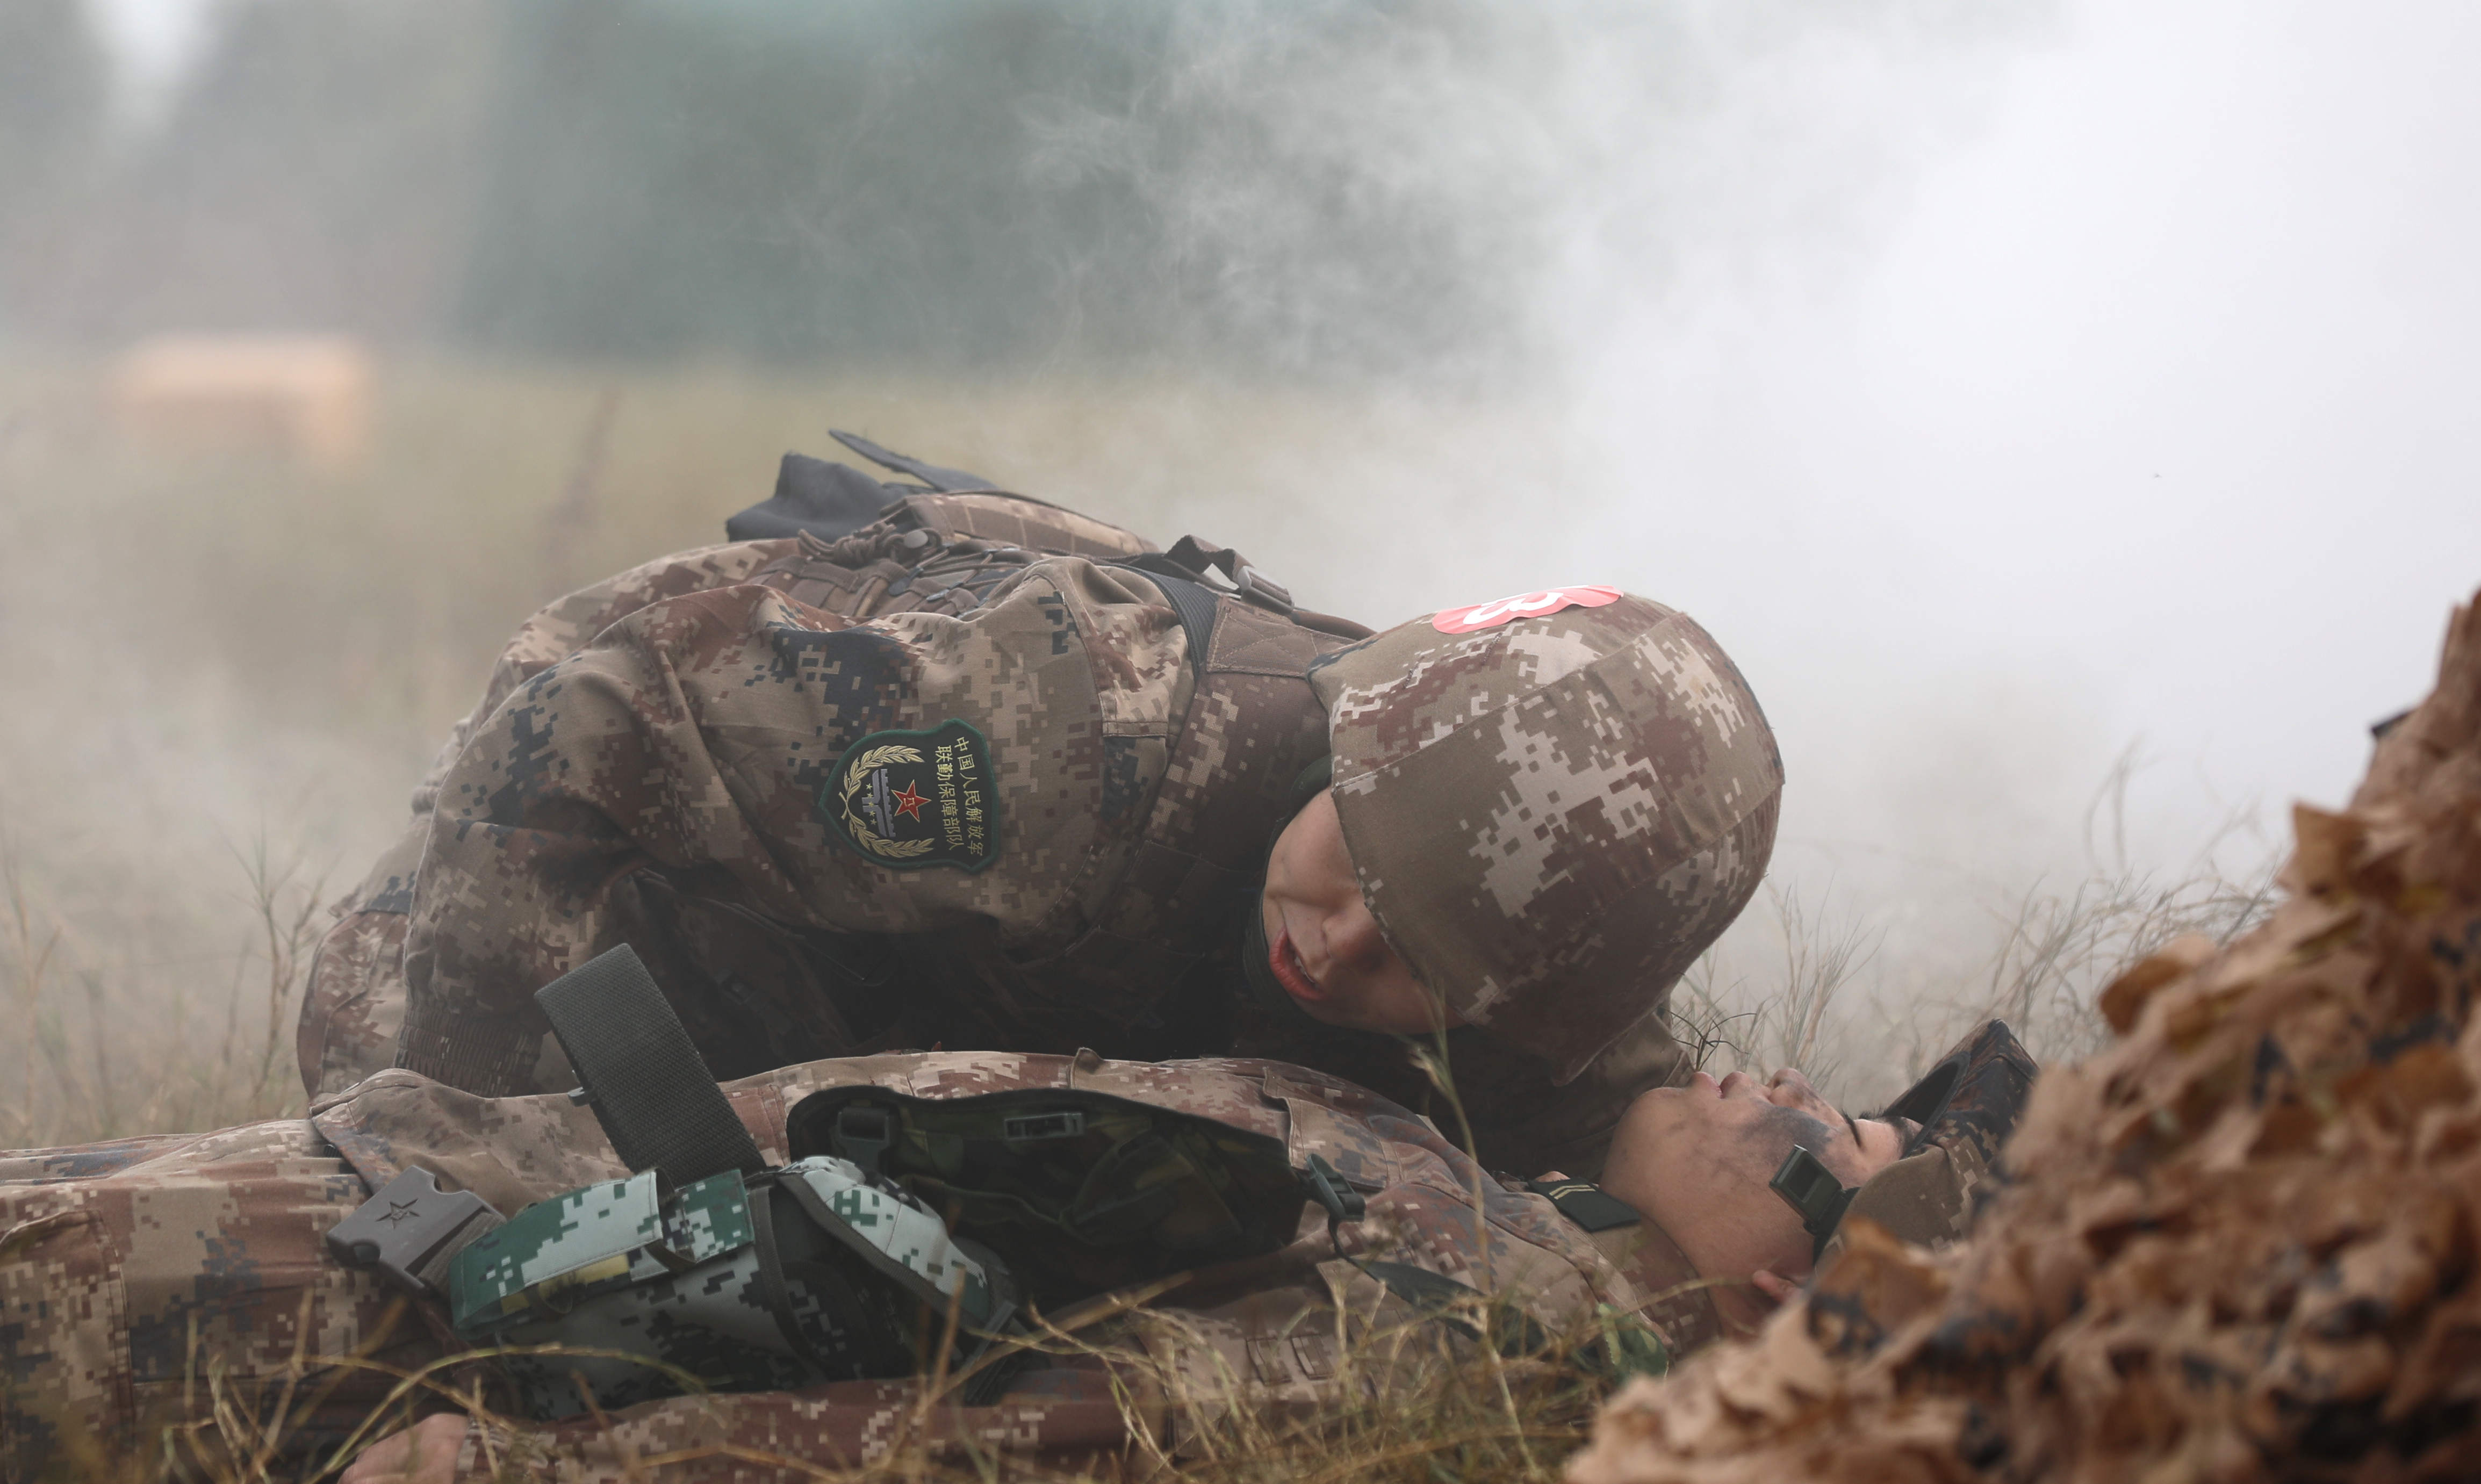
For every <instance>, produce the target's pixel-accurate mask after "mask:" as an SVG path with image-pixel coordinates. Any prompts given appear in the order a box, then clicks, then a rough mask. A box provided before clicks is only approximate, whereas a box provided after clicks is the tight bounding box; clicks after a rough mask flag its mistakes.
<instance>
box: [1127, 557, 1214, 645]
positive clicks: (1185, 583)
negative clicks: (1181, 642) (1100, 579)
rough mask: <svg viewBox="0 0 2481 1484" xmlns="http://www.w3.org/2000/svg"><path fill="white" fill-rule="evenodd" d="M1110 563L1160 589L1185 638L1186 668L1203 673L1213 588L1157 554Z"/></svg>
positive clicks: (1211, 621) (1211, 628)
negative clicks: (1150, 580) (1139, 574)
mask: <svg viewBox="0 0 2481 1484" xmlns="http://www.w3.org/2000/svg"><path fill="white" fill-rule="evenodd" d="M1111 564H1112V565H1113V566H1121V567H1127V568H1129V569H1130V570H1132V571H1136V572H1143V573H1144V574H1146V576H1148V577H1149V578H1152V579H1153V580H1154V584H1155V586H1158V587H1161V588H1162V592H1163V597H1164V598H1165V599H1167V600H1169V602H1170V603H1171V611H1172V612H1174V613H1177V614H1179V615H1180V626H1181V629H1182V630H1183V631H1184V632H1186V633H1187V634H1188V665H1189V668H1190V669H1192V670H1194V671H1196V672H1197V673H1198V674H1200V675H1203V674H1205V673H1206V652H1207V646H1208V645H1210V644H1212V643H1213V642H1214V612H1215V610H1214V588H1212V587H1209V586H1206V585H1205V584H1204V583H1201V582H1199V581H1198V580H1197V576H1196V574H1194V573H1192V572H1190V571H1189V570H1188V568H1186V567H1183V566H1182V565H1180V564H1179V563H1178V562H1176V561H1173V560H1171V559H1170V558H1168V557H1165V556H1163V555H1162V553H1160V552H1148V553H1146V554H1145V555H1143V556H1141V557H1126V558H1123V559H1121V560H1118V561H1115V562H1113V563H1111Z"/></svg>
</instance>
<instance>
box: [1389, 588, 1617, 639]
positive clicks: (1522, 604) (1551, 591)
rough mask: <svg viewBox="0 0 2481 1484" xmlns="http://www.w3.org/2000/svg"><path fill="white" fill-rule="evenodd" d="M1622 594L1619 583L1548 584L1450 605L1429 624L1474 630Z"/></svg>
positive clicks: (1612, 599) (1591, 604) (1596, 605)
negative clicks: (1487, 600) (1537, 589)
mask: <svg viewBox="0 0 2481 1484" xmlns="http://www.w3.org/2000/svg"><path fill="white" fill-rule="evenodd" d="M1619 595H1620V590H1619V589H1618V588H1617V587H1606V586H1602V585H1601V584H1599V583H1594V584H1589V585H1587V586H1582V587H1545V588H1544V589H1542V590H1541V591H1540V592H1520V593H1518V594H1517V595H1516V596H1515V597H1512V598H1501V599H1498V600H1497V601H1495V602H1490V603H1476V604H1475V605H1473V606H1472V607H1471V608H1450V609H1447V610H1445V611H1443V612H1438V613H1434V614H1432V615H1431V618H1430V627H1431V628H1433V629H1436V630H1438V631H1439V632H1440V633H1441V634H1471V633H1473V632H1474V631H1475V630H1476V629H1495V628H1497V627H1499V626H1500V625H1501V624H1503V623H1508V622H1511V621H1513V620H1515V619H1519V618H1539V617H1541V616H1542V615H1543V614H1545V613H1555V612H1559V610H1561V609H1563V608H1600V607H1602V606H1603V605H1604V604H1606V603H1614V602H1617V601H1618V600H1619Z"/></svg>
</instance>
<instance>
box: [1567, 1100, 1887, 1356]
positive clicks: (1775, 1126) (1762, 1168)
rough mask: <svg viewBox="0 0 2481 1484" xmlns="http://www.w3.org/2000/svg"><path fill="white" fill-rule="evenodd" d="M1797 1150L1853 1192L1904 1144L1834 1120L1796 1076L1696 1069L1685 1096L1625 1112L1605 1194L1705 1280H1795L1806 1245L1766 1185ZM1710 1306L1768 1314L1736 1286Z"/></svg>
mask: <svg viewBox="0 0 2481 1484" xmlns="http://www.w3.org/2000/svg"><path fill="white" fill-rule="evenodd" d="M1794 1144H1799V1145H1801V1146H1803V1147H1805V1148H1807V1149H1808V1150H1809V1152H1810V1153H1812V1154H1814V1155H1815V1156H1817V1158H1818V1159H1820V1160H1821V1161H1822V1162H1824V1164H1825V1165H1826V1167H1827V1168H1828V1169H1830V1170H1832V1171H1834V1172H1835V1174H1836V1176H1837V1178H1838V1179H1840V1180H1841V1181H1842V1182H1843V1184H1844V1185H1859V1184H1861V1183H1862V1182H1863V1181H1865V1180H1867V1179H1868V1178H1869V1177H1870V1176H1872V1175H1874V1174H1876V1173H1877V1172H1878V1171H1880V1170H1882V1169H1885V1168H1886V1167H1887V1166H1888V1165H1890V1164H1893V1162H1894V1161H1895V1159H1896V1157H1897V1156H1898V1155H1900V1154H1901V1153H1902V1152H1903V1145H1904V1136H1903V1134H1902V1133H1899V1132H1898V1131H1897V1130H1896V1129H1895V1128H1894V1126H1893V1125H1892V1124H1885V1123H1880V1122H1878V1121H1877V1120H1876V1119H1872V1118H1857V1119H1856V1118H1850V1117H1847V1116H1846V1115H1845V1114H1843V1113H1841V1112H1839V1111H1837V1110H1836V1108H1835V1107H1834V1106H1833V1105H1831V1104H1829V1103H1828V1102H1827V1101H1826V1100H1825V1099H1824V1098H1822V1097H1820V1096H1819V1095H1818V1092H1817V1089H1816V1088H1815V1087H1813V1086H1811V1085H1810V1084H1809V1079H1808V1078H1806V1077H1803V1076H1801V1075H1800V1074H1799V1073H1798V1072H1795V1071H1792V1070H1791V1069H1790V1068H1789V1067H1787V1068H1785V1069H1784V1070H1782V1071H1780V1072H1777V1073H1776V1074H1775V1075H1774V1076H1773V1077H1771V1078H1769V1079H1767V1080H1764V1081H1760V1080H1757V1079H1756V1078H1753V1077H1750V1076H1749V1075H1748V1074H1747V1073H1745V1072H1735V1073H1733V1074H1732V1075H1731V1076H1729V1077H1726V1078H1724V1079H1723V1080H1720V1081H1717V1080H1714V1079H1713V1078H1711V1077H1709V1076H1707V1075H1706V1074H1705V1073H1703V1072H1700V1073H1698V1074H1697V1075H1696V1077H1695V1078H1693V1079H1691V1080H1690V1081H1689V1083H1688V1085H1687V1086H1685V1087H1658V1088H1656V1089H1655V1090H1654V1091H1652V1092H1649V1093H1647V1094H1645V1095H1644V1096H1643V1097H1640V1098H1638V1099H1637V1100H1636V1102H1634V1103H1632V1104H1631V1105H1630V1106H1629V1110H1628V1112H1627V1113H1626V1114H1624V1115H1623V1116H1622V1117H1621V1119H1620V1126H1619V1128H1618V1130H1617V1131H1616V1132H1615V1133H1613V1135H1612V1138H1611V1152H1610V1159H1609V1162H1608V1163H1607V1164H1606V1166H1605V1168H1604V1171H1603V1188H1604V1189H1606V1190H1607V1191H1609V1192H1610V1193H1611V1194H1612V1195H1613V1196H1616V1197H1617V1198H1619V1199H1620V1200H1622V1201H1624V1202H1626V1203H1628V1204H1629V1205H1630V1206H1632V1207H1634V1208H1635V1209H1636V1210H1637V1211H1642V1212H1643V1213H1644V1214H1645V1215H1646V1217H1647V1218H1648V1219H1650V1220H1652V1221H1653V1222H1654V1223H1655V1224H1657V1225H1658V1226H1660V1227H1661V1228H1662V1229H1663V1230H1664V1231H1666V1232H1668V1233H1670V1234H1671V1236H1672V1238H1673V1240H1675V1241H1677V1242H1679V1243H1680V1247H1681V1250H1682V1251H1683V1252H1684V1254H1685V1255H1686V1256H1687V1258H1688V1261H1689V1262H1690V1263H1692V1264H1694V1265H1695V1266H1696V1268H1697V1271H1698V1272H1699V1273H1701V1274H1703V1275H1705V1276H1706V1277H1708V1278H1711V1279H1724V1280H1730V1279H1753V1278H1754V1277H1755V1275H1757V1274H1759V1273H1762V1272H1763V1273H1771V1274H1774V1275H1777V1276H1778V1277H1780V1278H1782V1279H1787V1280H1790V1281H1793V1282H1797V1281H1799V1280H1800V1279H1803V1278H1805V1277H1807V1276H1808V1274H1809V1270H1810V1267H1811V1262H1810V1252H1811V1246H1812V1244H1811V1238H1810V1236H1809V1234H1808V1233H1807V1232H1806V1231H1804V1230H1802V1228H1801V1224H1800V1217H1799V1216H1797V1215H1795V1214H1794V1213H1793V1211H1792V1209H1791V1208H1790V1207H1789V1206H1788V1205H1786V1204H1785V1203H1784V1201H1783V1199H1782V1198H1781V1197H1779V1196H1777V1195H1776V1194H1775V1193H1774V1192H1773V1191H1772V1190H1770V1189H1768V1188H1767V1185H1768V1183H1769V1182H1771V1181H1772V1180H1773V1179H1774V1174H1775V1170H1776V1169H1777V1168H1778V1167H1779V1166H1780V1165H1781V1164H1782V1163H1783V1160H1784V1157H1785V1156H1786V1155H1789V1153H1791V1147H1792V1146H1793V1145H1794ZM1715 1304H1716V1307H1717V1308H1718V1309H1720V1310H1722V1311H1723V1312H1724V1314H1725V1315H1727V1316H1730V1317H1737V1318H1739V1319H1740V1320H1742V1321H1743V1322H1755V1320H1756V1318H1758V1317H1762V1316H1763V1314H1764V1312H1765V1310H1766V1309H1768V1308H1770V1307H1771V1304H1770V1302H1768V1301H1766V1300H1764V1299H1763V1298H1761V1297H1760V1296H1758V1295H1757V1294H1755V1293H1754V1292H1753V1291H1752V1290H1750V1289H1738V1288H1726V1289H1717V1290H1716V1293H1715Z"/></svg>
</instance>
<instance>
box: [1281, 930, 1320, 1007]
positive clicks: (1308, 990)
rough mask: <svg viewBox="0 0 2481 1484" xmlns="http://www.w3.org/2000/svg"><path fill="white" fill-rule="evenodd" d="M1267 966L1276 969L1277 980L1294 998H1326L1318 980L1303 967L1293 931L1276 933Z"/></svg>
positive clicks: (1285, 991)
mask: <svg viewBox="0 0 2481 1484" xmlns="http://www.w3.org/2000/svg"><path fill="white" fill-rule="evenodd" d="M1267 968H1269V969H1271V970H1273V971H1274V974H1275V982H1276V983H1278V984H1281V985H1282V986H1284V993H1286V994H1288V995H1290V996H1292V997H1293V999H1295V1000H1324V999H1325V998H1326V995H1325V993H1324V992H1323V991H1321V990H1320V989H1319V987H1318V980H1316V979H1314V978H1311V977H1310V973H1309V971H1308V970H1307V969H1305V968H1303V967H1301V955H1300V954H1299V952H1298V951H1296V950H1294V949H1293V935H1292V934H1291V933H1288V932H1278V933H1276V934H1275V942H1274V946H1273V947H1272V948H1270V949H1268V950H1267Z"/></svg>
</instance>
